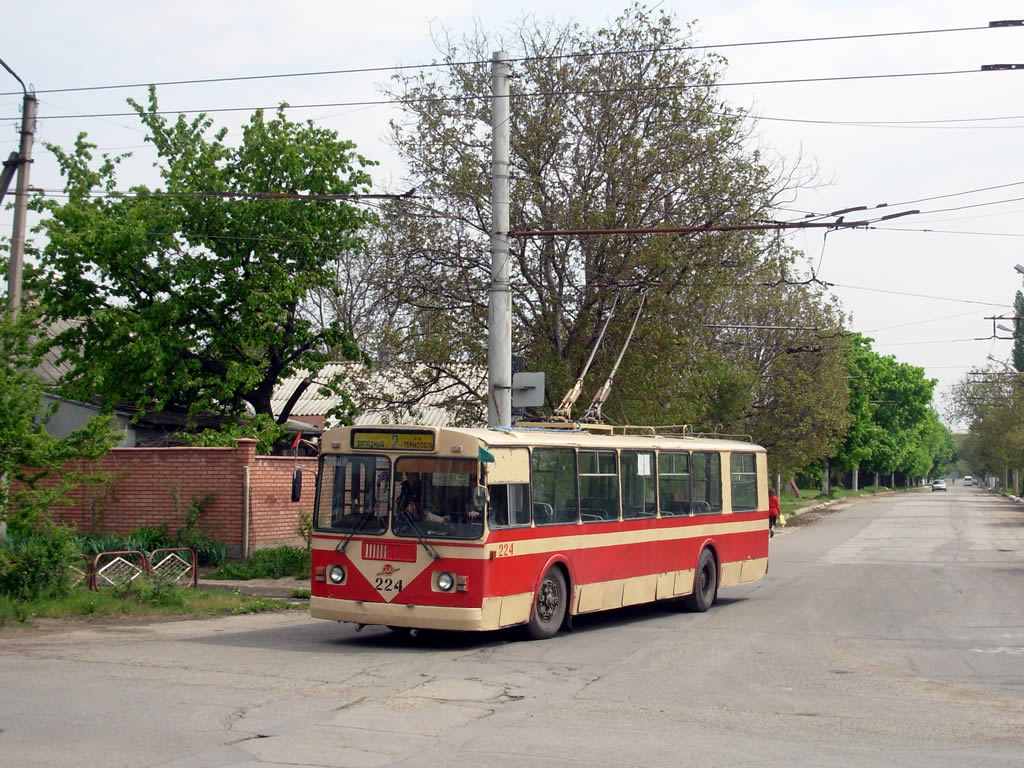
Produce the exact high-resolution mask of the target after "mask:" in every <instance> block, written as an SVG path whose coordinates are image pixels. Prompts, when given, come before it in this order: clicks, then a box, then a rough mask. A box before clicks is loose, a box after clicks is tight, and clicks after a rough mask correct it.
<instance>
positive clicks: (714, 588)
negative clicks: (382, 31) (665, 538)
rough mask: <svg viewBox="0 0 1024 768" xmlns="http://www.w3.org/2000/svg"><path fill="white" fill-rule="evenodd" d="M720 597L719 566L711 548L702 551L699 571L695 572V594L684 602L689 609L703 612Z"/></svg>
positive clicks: (698, 564)
mask: <svg viewBox="0 0 1024 768" xmlns="http://www.w3.org/2000/svg"><path fill="white" fill-rule="evenodd" d="M717 597H718V566H717V564H716V563H715V556H714V555H713V554H711V550H710V549H705V550H704V551H703V552H701V553H700V559H699V560H697V572H696V573H694V574H693V594H691V595H690V596H689V597H687V598H686V599H685V600H684V601H683V604H684V605H685V606H686V608H687V610H690V611H695V612H697V613H703V612H704V611H706V610H707V609H708V608H710V607H711V606H712V605H714V602H715V599H716V598H717Z"/></svg>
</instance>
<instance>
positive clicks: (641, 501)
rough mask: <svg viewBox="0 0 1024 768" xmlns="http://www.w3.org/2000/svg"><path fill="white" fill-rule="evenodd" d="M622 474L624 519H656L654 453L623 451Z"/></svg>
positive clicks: (620, 462) (621, 460)
mask: <svg viewBox="0 0 1024 768" xmlns="http://www.w3.org/2000/svg"><path fill="white" fill-rule="evenodd" d="M619 469H620V472H621V474H622V517H623V518H624V519H626V520H629V519H631V518H637V517H654V516H655V515H656V514H657V513H658V508H657V506H656V505H655V503H654V453H653V451H623V452H622V455H621V457H620V459H619Z"/></svg>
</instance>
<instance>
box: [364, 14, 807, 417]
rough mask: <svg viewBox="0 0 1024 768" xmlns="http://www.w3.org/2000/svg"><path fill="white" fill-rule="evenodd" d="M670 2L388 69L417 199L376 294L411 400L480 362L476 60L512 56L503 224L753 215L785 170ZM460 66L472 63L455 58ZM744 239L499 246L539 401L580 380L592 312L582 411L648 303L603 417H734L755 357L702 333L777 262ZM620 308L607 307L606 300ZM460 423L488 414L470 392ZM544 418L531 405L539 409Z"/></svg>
mask: <svg viewBox="0 0 1024 768" xmlns="http://www.w3.org/2000/svg"><path fill="white" fill-rule="evenodd" d="M687 37H688V34H687V32H686V31H684V30H682V29H680V28H679V26H678V25H677V24H676V22H675V20H674V19H673V18H672V16H671V15H670V14H668V13H665V12H661V11H653V10H649V9H646V8H644V7H642V6H632V7H630V8H629V9H627V10H626V11H625V12H624V13H623V14H622V16H621V17H619V18H617V19H615V20H614V21H613V22H611V23H610V24H608V25H607V26H606V27H604V28H602V29H598V30H587V29H584V28H582V27H580V26H579V25H577V24H574V23H569V24H565V25H563V26H558V25H555V24H553V23H544V22H537V21H536V20H535V19H529V18H528V19H524V20H523V21H521V22H520V23H519V24H518V25H517V26H516V27H515V29H513V30H512V31H511V33H510V34H509V36H508V38H507V39H504V40H501V39H497V40H496V39H492V38H490V37H488V36H487V35H486V34H484V33H480V34H479V35H477V36H476V37H475V38H473V39H469V40H465V41H453V40H445V41H443V42H442V43H441V49H442V50H441V58H442V60H443V61H444V62H445V63H446V64H447V65H448V66H446V67H444V68H439V69H437V70H430V71H423V72H420V73H419V74H416V75H410V76H406V75H400V76H398V77H397V78H396V79H395V80H394V81H393V84H392V86H391V88H390V93H391V95H393V96H394V97H395V98H398V99H401V100H402V102H403V109H404V117H403V119H401V120H399V121H396V122H395V123H394V125H393V141H394V144H395V146H396V148H397V149H398V151H399V153H400V154H401V156H402V157H403V158H404V159H405V161H406V162H407V165H408V167H409V169H410V171H411V176H412V178H411V179H410V186H413V187H416V188H417V190H418V193H419V194H423V195H424V196H426V197H428V198H429V199H430V200H431V205H430V206H429V207H427V206H423V205H421V204H418V203H416V202H415V201H412V202H400V203H397V204H396V205H395V206H394V207H393V208H392V209H391V210H389V212H388V215H389V216H393V217H394V219H393V220H394V221H395V222H396V225H395V226H393V227H389V228H388V229H387V230H386V231H385V232H384V233H383V234H382V237H381V242H380V243H379V244H378V247H377V248H375V251H376V252H378V253H379V254H381V258H382V265H383V266H382V268H381V269H380V270H379V273H378V276H377V277H378V279H377V282H376V283H374V284H373V285H372V288H371V290H372V291H373V293H374V295H375V296H377V297H381V298H382V299H383V303H382V309H381V311H380V314H378V317H384V318H386V326H387V327H386V329H381V328H380V325H378V326H377V328H376V330H375V337H376V338H380V339H387V340H388V342H387V349H386V350H382V354H386V355H388V356H389V360H390V362H392V363H396V362H402V361H404V362H406V363H407V364H408V367H409V375H408V376H406V377H404V378H405V381H406V382H407V384H408V386H407V389H408V390H409V392H411V393H415V392H416V391H417V390H418V389H419V388H420V386H421V380H420V378H418V377H420V376H422V378H423V379H426V380H429V379H430V378H431V377H436V376H437V375H438V373H439V372H443V373H444V374H446V375H448V376H449V377H450V378H451V379H453V380H455V381H460V380H462V379H464V378H465V377H464V376H462V375H461V374H460V371H462V370H464V368H465V367H466V366H467V365H468V366H476V367H477V368H481V367H483V366H484V365H485V361H486V346H485V344H486V325H487V295H488V284H489V281H490V266H489V262H490V256H489V234H488V233H489V229H490V208H489V204H488V200H489V184H490V182H489V173H488V169H489V167H490V140H489V137H490V103H489V99H488V98H487V94H489V91H490V84H489V82H490V65H489V61H488V60H489V58H490V53H491V51H493V50H496V49H499V48H504V49H506V50H508V51H510V53H511V54H512V56H513V57H514V58H515V62H514V64H513V79H512V85H511V87H512V95H511V117H510V131H511V148H512V158H511V198H510V199H511V213H510V216H511V227H512V229H513V230H538V229H545V230H547V229H571V230H575V229H618V228H638V227H668V226H673V225H693V224H696V225H714V224H727V223H733V222H750V221H753V220H756V219H758V218H760V217H767V216H768V215H769V214H768V211H769V209H770V207H771V206H772V204H773V202H774V200H775V197H776V195H778V194H779V193H781V192H782V191H783V190H784V189H786V188H789V187H791V186H793V185H795V184H796V183H798V181H797V179H796V178H795V177H794V176H793V175H791V174H790V173H788V172H787V171H785V170H784V169H782V168H781V167H779V166H777V165H774V164H773V163H772V162H770V161H769V159H768V158H767V157H766V156H765V155H763V154H761V153H760V152H758V151H755V150H750V149H748V147H749V146H750V145H749V143H748V142H747V138H748V128H747V123H746V117H747V116H746V115H745V114H744V113H743V112H742V111H737V110H735V109H734V108H733V107H731V106H730V105H728V104H726V103H725V102H724V100H722V99H720V98H719V97H718V95H717V91H716V88H715V84H716V82H717V80H718V79H719V77H720V75H721V70H722V67H723V65H724V61H723V60H722V59H721V58H720V57H718V56H715V55H712V54H704V53H700V52H698V51H696V50H695V49H693V48H690V47H689V46H688V42H687ZM466 62H469V63H466ZM788 258H789V257H788V256H787V255H785V254H783V253H782V251H781V247H780V245H779V243H778V239H777V238H775V237H773V236H768V235H765V234H764V233H758V232H738V231H737V232H720V231H700V232H691V233H680V234H673V235H658V236H653V235H621V234H616V235H587V236H580V237H575V236H573V237H542V238H527V237H519V238H513V242H512V244H511V254H510V260H511V261H510V271H511V287H512V291H513V320H512V322H513V346H514V347H515V350H516V352H517V353H520V354H523V355H525V356H526V359H527V364H528V366H529V368H530V370H542V371H544V372H545V374H546V381H547V398H548V402H547V410H548V412H550V409H551V408H552V407H553V406H555V405H557V404H558V402H559V401H560V400H561V398H562V395H563V393H564V392H566V391H568V389H569V388H570V386H571V385H572V383H573V382H574V381H575V379H576V378H577V376H578V375H579V374H580V372H581V370H582V368H583V366H584V364H585V361H586V359H587V357H588V355H589V353H590V350H591V348H592V347H593V345H594V342H595V340H596V339H597V337H598V335H599V333H600V329H601V327H602V326H603V324H604V322H605V320H606V319H607V318H608V316H609V314H610V313H611V312H612V307H613V305H615V317H614V319H613V320H612V322H611V325H610V326H609V329H608V332H607V336H606V339H605V341H604V343H603V345H602V348H601V349H600V350H599V351H598V353H597V356H596V358H595V362H594V365H593V368H592V369H591V372H590V374H589V376H588V381H587V382H586V383H585V388H584V396H583V397H582V398H581V399H580V401H579V406H578V408H577V410H576V411H575V413H574V415H575V416H576V417H579V416H581V415H582V413H583V411H584V410H585V408H586V405H587V402H588V401H589V398H590V397H591V396H592V395H593V393H594V391H595V390H597V388H598V387H599V386H600V385H601V384H602V383H603V381H604V379H605V378H606V377H607V375H608V373H609V372H610V369H611V367H612V365H613V364H614V361H615V358H616V356H617V355H618V352H619V350H620V349H621V348H622V346H623V344H624V343H625V340H626V337H627V335H628V333H629V329H630V326H631V323H632V318H633V315H634V313H635V311H636V310H637V308H638V306H639V302H640V292H642V291H645V292H646V303H645V306H644V310H643V313H642V314H641V316H640V320H639V323H638V325H637V329H636V333H635V335H634V337H633V340H632V342H631V346H630V349H629V354H628V355H627V356H626V357H625V359H624V360H623V363H622V367H621V368H620V369H619V371H618V374H617V377H616V383H615V388H614V390H613V393H612V396H611V398H610V399H609V401H608V403H607V406H606V407H605V414H606V415H607V417H608V418H609V420H611V421H617V422H629V423H644V422H647V423H689V424H694V425H699V426H701V427H704V428H717V427H722V428H724V429H729V428H737V427H742V426H743V423H744V420H745V418H746V416H747V414H748V413H749V412H750V410H751V408H752V403H753V400H754V398H755V393H756V388H757V369H756V366H753V365H751V366H749V367H746V368H744V367H741V366H739V365H737V361H736V359H735V355H734V354H733V350H731V349H730V348H729V347H728V346H727V345H724V344H722V343H720V341H719V338H718V336H719V334H717V333H716V332H714V331H713V330H711V329H709V328H707V327H706V326H707V324H710V323H715V322H718V321H719V319H720V318H721V317H723V316H725V315H729V316H737V315H738V314H740V312H741V310H742V307H741V306H740V305H739V304H738V303H737V302H738V298H737V291H736V287H737V286H738V285H743V284H748V283H751V282H752V281H753V280H754V276H755V274H759V270H761V269H762V268H763V267H764V265H765V264H771V265H772V268H773V270H774V272H775V274H776V275H778V271H779V267H780V264H782V263H783V262H786V261H787V260H788ZM616 301H617V303H616ZM452 391H453V392H454V393H455V394H454V395H453V398H452V399H456V398H457V399H461V400H464V401H468V402H469V403H470V406H471V408H469V409H468V410H467V411H466V414H467V417H469V416H474V417H475V418H476V419H479V418H480V415H481V414H482V413H483V412H484V408H483V405H484V404H483V403H482V401H481V400H480V398H479V396H478V395H477V394H476V393H474V392H473V391H472V390H470V389H468V388H463V387H457V386H456V387H453V388H452ZM539 415H543V414H539Z"/></svg>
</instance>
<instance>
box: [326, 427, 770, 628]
mask: <svg viewBox="0 0 1024 768" xmlns="http://www.w3.org/2000/svg"><path fill="white" fill-rule="evenodd" d="M603 430H604V431H603V432H596V433H595V432H591V431H587V430H585V429H579V428H572V427H570V428H554V427H552V428H529V429H525V428H517V427H512V428H507V429H449V428H429V427H412V426H409V427H405V426H391V425H381V426H358V427H340V428H337V429H333V430H330V431H328V432H326V433H325V434H324V435H323V436H322V438H321V449H320V452H321V455H320V466H319V472H318V475H317V486H316V500H315V511H314V531H313V562H312V597H311V607H310V610H311V614H312V616H313V617H314V618H321V619H333V620H336V621H348V622H355V623H358V624H384V625H387V626H389V627H391V628H393V629H398V628H405V629H448V630H494V629H498V628H500V627H508V626H513V625H525V626H526V628H527V631H528V633H529V634H530V635H531V636H532V637H534V638H544V637H549V636H551V635H553V634H555V633H557V632H558V631H559V629H561V628H562V627H565V626H568V624H569V622H570V621H571V617H572V616H575V615H578V614H583V613H589V612H592V611H601V610H606V609H612V608H619V607H621V606H626V605H635V604H638V603H647V602H651V601H654V600H673V599H680V600H682V601H683V602H685V603H686V604H688V606H689V607H691V608H692V609H694V610H697V611H704V610H707V609H708V608H709V607H711V605H712V604H713V603H714V602H715V599H716V596H717V594H718V589H719V587H729V586H733V585H736V584H744V583H746V582H750V581H754V580H756V579H759V578H761V577H762V576H764V574H765V572H766V571H767V568H768V512H767V510H768V486H767V459H766V455H765V451H764V449H763V448H761V447H759V446H757V445H753V444H751V443H748V442H743V441H742V440H722V439H704V438H701V437H699V436H689V435H686V434H674V435H672V434H666V433H663V432H661V431H660V430H658V429H654V428H631V429H621V428H616V429H615V430H611V429H609V428H607V427H605V428H603Z"/></svg>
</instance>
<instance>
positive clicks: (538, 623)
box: [526, 568, 566, 640]
mask: <svg viewBox="0 0 1024 768" xmlns="http://www.w3.org/2000/svg"><path fill="white" fill-rule="evenodd" d="M565 592H566V589H565V577H564V576H563V575H562V571H561V570H560V569H558V568H551V569H549V570H548V572H547V573H545V574H544V578H543V579H541V581H540V586H539V587H537V597H536V599H535V600H534V602H533V614H532V615H531V616H530V623H529V624H527V625H526V631H527V633H528V634H529V635H530V637H532V638H533V639H534V640H543V639H545V638H548V637H553V636H554V635H556V634H558V630H559V629H561V627H562V622H563V621H564V620H565V610H566V595H565Z"/></svg>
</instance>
